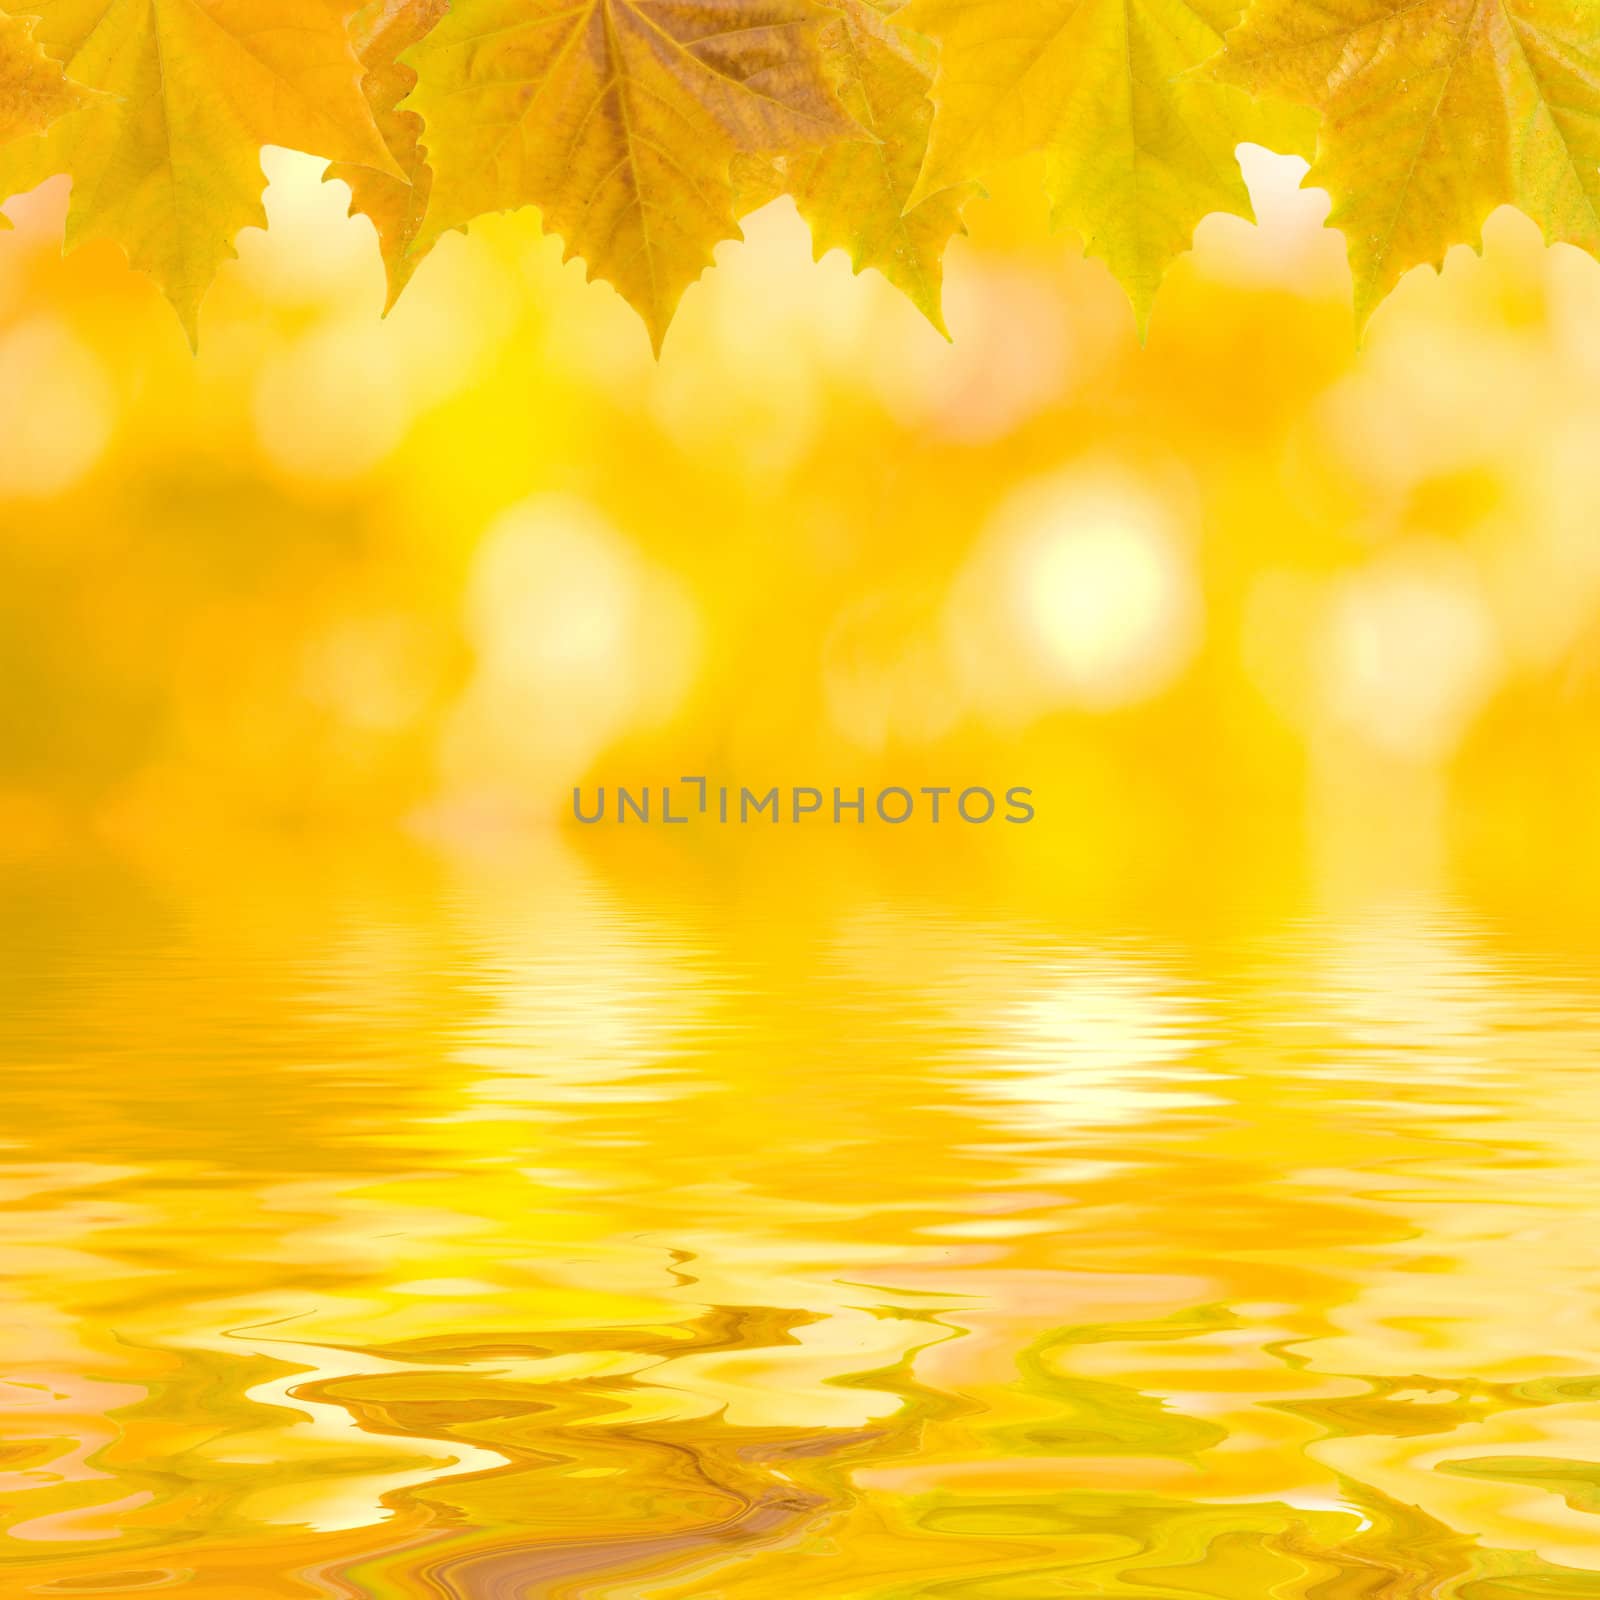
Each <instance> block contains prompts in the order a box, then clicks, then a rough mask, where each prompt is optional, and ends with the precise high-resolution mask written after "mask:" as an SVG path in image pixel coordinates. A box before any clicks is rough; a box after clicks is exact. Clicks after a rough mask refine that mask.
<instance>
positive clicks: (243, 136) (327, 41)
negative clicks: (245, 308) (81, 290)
mask: <svg viewBox="0 0 1600 1600" xmlns="http://www.w3.org/2000/svg"><path fill="white" fill-rule="evenodd" d="M29 9H30V10H31V11H33V12H35V13H37V15H38V17H39V28H38V36H39V41H40V43H41V44H42V45H43V46H44V48H45V50H46V51H47V52H48V53H49V54H50V55H51V56H53V57H54V58H55V59H56V60H57V61H60V62H62V63H64V65H65V67H66V70H67V74H68V76H70V77H71V78H73V79H74V80H75V81H77V82H79V83H82V84H84V85H86V86H88V87H89V88H91V89H96V90H100V91H103V92H102V93H100V94H97V95H95V96H93V97H92V99H90V100H89V101H88V103H86V104H84V105H83V106H81V107H79V108H78V109H77V110H74V111H70V112H68V113H67V114H66V115H65V116H63V117H61V118H59V119H58V120H57V121H56V122H54V123H53V124H52V125H51V127H50V128H49V129H48V130H47V131H46V132H44V133H43V134H40V135H38V136H36V137H34V138H31V139H24V140H19V141H17V142H15V143H13V144H11V145H8V146H6V147H4V148H3V149H0V194H17V193H19V192H20V191H22V190H24V189H31V188H33V187H34V186H35V185H36V184H38V183H40V182H42V181H43V180H44V179H45V178H48V177H51V176H53V175H54V174H56V173H58V172H67V173H70V174H71V175H72V199H71V203H70V206H69V209H68V213H67V246H68V248H71V247H73V246H75V245H78V244H82V243H84V242H85V241H87V240H89V239H94V238H109V239H112V240H114V241H115V242H116V243H118V244H119V245H121V246H122V248H123V249H124V250H125V251H126V252H127V255H128V259H129V261H130V262H132V264H133V265H134V266H135V267H138V268H140V269H141V270H143V271H145V272H148V273H149V274H150V275H151V276H152V277H153V278H155V280H156V281H157V283H159V284H160V285H161V287H162V289H163V290H164V291H165V293H166V295H167V298H168V299H169V300H171V302H172V304H173V306H174V307H175V308H176V309H177V312H178V316H179V317H180V319H181V320H182V322H183V325H184V329H185V331H186V332H187V333H188V335H189V338H190V341H191V343H192V342H193V341H194V339H195V336H196V319H197V315H198V312H199V307H200V301H201V298H202V297H203V296H204V294H205V292H206V290H207V288H209V287H210V284H211V280H212V279H213V278H214V277H215V276H216V272H217V268H218V267H219V266H220V265H221V264H222V262H223V261H224V260H226V259H227V258H228V257H229V256H231V255H232V254H233V253H234V251H233V239H234V235H235V234H236V233H237V232H238V231H239V229H240V228H242V227H246V226H249V225H251V224H254V225H256V226H258V227H264V226H265V225H266V215H265V213H264V211H263V210H262V206H261V191H262V189H263V188H264V186H265V179H264V177H263V176H262V172H261V163H260V159H259V155H258V151H259V149H260V147H261V146H262V145H264V144H277V145H287V146H289V147H290V148H293V149H297V150H305V151H308V152H310V153H311V154H313V155H323V156H329V157H331V158H333V159H335V160H341V161H354V162H365V163H368V164H370V165H374V166H378V167H382V168H384V169H386V170H389V171H393V170H395V168H394V162H393V160H392V158H391V157H390V155H389V153H388V151H387V150H386V149H385V148H384V145H383V141H382V139H381V138H380V137H379V135H378V130H377V128H376V127H375V126H374V124H373V120H372V113H371V112H370V111H369V110H368V109H367V103H366V101H365V100H364V99H363V98H362V95H361V88H360V79H361V69H360V65H359V63H358V62H357V60H356V56H355V52H354V50H353V49H352V48H351V44H350V40H349V38H348V36H347V34H346V31H345V18H346V15H347V11H346V8H345V7H343V6H342V5H341V4H339V3H337V0H31V3H30V6H29Z"/></svg>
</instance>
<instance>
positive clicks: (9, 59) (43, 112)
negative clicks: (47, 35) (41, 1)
mask: <svg viewBox="0 0 1600 1600" xmlns="http://www.w3.org/2000/svg"><path fill="white" fill-rule="evenodd" d="M33 30H34V22H33V19H32V18H31V17H13V16H7V15H6V14H5V13H3V12H0V144H8V143H9V142H10V141H11V140H13V139H20V138H23V137H24V136H25V135H28V134H37V133H42V132H43V131H44V130H45V129H46V128H48V127H49V126H50V124H51V123H53V122H54V121H55V120H56V119H57V118H58V117H61V116H64V115H65V114H66V113H67V112H68V111H71V110H73V109H74V108H75V107H77V106H81V105H84V104H85V103H86V102H87V101H88V100H89V99H90V98H91V97H90V96H89V95H88V94H87V93H86V92H85V90H84V89H82V88H81V87H80V86H79V85H78V84H75V83H73V82H72V81H71V80H70V79H69V78H68V77H67V75H66V74H65V73H64V72H63V71H62V70H61V64H60V63H59V62H57V61H52V60H51V59H50V57H49V56H47V55H46V54H45V53H44V51H43V50H41V49H40V48H39V43H38V41H37V40H36V39H35V38H34V36H33ZM5 226H7V223H6V219H5V218H4V217H0V227H5Z"/></svg>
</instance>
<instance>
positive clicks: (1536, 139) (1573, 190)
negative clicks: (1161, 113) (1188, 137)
mask: <svg viewBox="0 0 1600 1600" xmlns="http://www.w3.org/2000/svg"><path fill="white" fill-rule="evenodd" d="M1214 71H1215V75H1216V76H1217V77H1219V78H1224V79H1226V80H1227V81H1230V82H1233V83H1237V84H1240V85H1242V86H1243V87H1245V88H1248V89H1250V90H1251V91H1253V92H1255V93H1265V94H1273V95H1281V96H1283V97H1285V98H1288V99H1293V100H1296V101H1298V102H1300V103H1301V104H1303V105H1306V106H1310V107H1314V108H1315V109H1316V110H1317V111H1319V112H1321V113H1322V118H1323V121H1322V125H1321V130H1320V133H1319V136H1318V142H1317V153H1316V159H1315V161H1314V163H1313V165H1312V168H1311V171H1310V172H1309V173H1308V174H1307V176H1306V182H1307V183H1308V184H1314V185H1316V186H1317V187H1319V188H1323V189H1326V190H1327V191H1328V192H1329V194H1330V195H1332V197H1333V210H1332V212H1331V213H1330V215H1329V217H1328V221H1329V223H1330V225H1332V226H1335V227H1337V228H1339V229H1340V230H1341V231H1342V232H1343V233H1344V235H1345V239H1346V242H1347V246H1348V249H1349V254H1350V266H1351V270H1352V272H1353V274H1354V277H1355V301H1356V318H1357V322H1358V324H1364V323H1365V322H1366V320H1367V318H1368V317H1369V316H1370V315H1371V313H1372V311H1373V310H1374V309H1375V308H1376V306H1377V305H1378V304H1379V302H1380V301H1381V300H1382V299H1383V297H1384V296H1385V295H1386V294H1388V292H1389V291H1390V290H1391V289H1392V288H1393V287H1394V286H1395V284H1396V283H1397V282H1398V281H1399V279H1400V277H1401V275H1402V274H1403V273H1404V272H1406V271H1407V270H1408V269H1409V268H1411V267H1414V266H1419V265H1422V264H1423V263H1428V264H1431V265H1433V266H1435V267H1438V266H1439V265H1441V264H1442V262H1443V259H1444V254H1445V251H1446V250H1448V249H1449V247H1450V246H1451V245H1452V244H1473V245H1476V246H1479V247H1480V248H1481V244H1482V226H1483V220H1484V218H1485V217H1486V216H1488V214H1489V213H1490V212H1491V211H1493V210H1494V209H1495V207H1496V206H1499V205H1502V204H1511V205H1516V206H1518V207H1520V208H1521V209H1522V210H1523V211H1525V212H1527V214H1528V215H1529V216H1530V217H1532V218H1533V220H1534V221H1535V222H1537V223H1538V224H1539V226H1540V227H1541V228H1542V229H1543V230H1544V234H1545V237H1546V239H1548V240H1551V241H1554V240H1562V241H1565V242H1567V243H1569V244H1575V245H1580V246H1581V247H1582V248H1584V249H1585V250H1588V251H1590V252H1591V253H1600V5H1597V4H1596V0H1422V3H1418V0H1318V3H1317V5H1316V6H1315V7H1314V8H1313V7H1309V6H1307V5H1306V4H1305V0H1261V3H1260V4H1259V5H1258V6H1257V7H1256V8H1255V9H1254V10H1252V11H1251V12H1250V13H1249V15H1248V16H1247V17H1246V19H1245V21H1244V22H1243V24H1241V26H1239V27H1238V28H1236V29H1235V30H1234V31H1233V32H1232V33H1230V34H1229V35H1228V41H1227V50H1226V53H1225V54H1224V55H1223V57H1222V58H1221V59H1220V61H1218V62H1217V63H1216V66H1215V69H1214Z"/></svg>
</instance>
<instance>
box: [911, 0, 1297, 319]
mask: <svg viewBox="0 0 1600 1600" xmlns="http://www.w3.org/2000/svg"><path fill="white" fill-rule="evenodd" d="M1237 14H1238V8H1237V6H1236V5H1235V4H1233V3H1231V0H910V3H909V4H908V5H907V6H906V7H905V9H904V10H903V11H901V12H900V13H898V15H897V17H896V21H898V22H899V23H901V24H902V25H903V26H905V27H907V28H913V29H915V30H917V31H918V32H920V33H924V34H927V35H928V36H929V37H930V38H932V39H934V40H936V41H937V42H938V44H939V71H938V76H937V78H936V79H935V82H934V88H933V101H934V106H935V116H934V123H933V132H932V136H931V138H930V140H929V144H928V153H927V156H926V159H925V160H924V162H923V166H922V172H921V175H920V176H919V178H918V180H917V184H916V187H915V188H914V189H913V190H912V193H911V196H910V201H911V204H912V205H917V204H919V203H921V202H923V201H924V200H926V198H927V197H928V196H929V195H932V194H937V193H938V192H940V191H941V190H943V189H946V188H948V187H950V186H951V185H953V184H957V183H960V182H962V181H964V180H967V179H970V178H975V177H981V176H982V175H983V174H984V173H986V172H988V171H990V170H992V169H993V168H995V167H997V166H999V165H1001V164H1003V163H1005V162H1008V161H1011V160H1014V159H1016V158H1017V157H1020V156H1023V155H1028V154H1033V153H1036V152H1041V151H1042V152H1043V153H1044V155H1045V158H1046V167H1045V170H1046V187H1047V190H1048V193H1049V196H1050V201H1051V208H1052V213H1053V216H1054V219H1055V221H1056V222H1057V223H1060V224H1064V225H1066V226H1068V227H1070V228H1072V229H1073V230H1074V231H1075V232H1076V233H1077V234H1078V235H1079V236H1080V237H1081V238H1082V239H1083V241H1084V247H1085V249H1086V250H1087V251H1088V252H1089V253H1090V254H1091V255H1096V256H1099V257H1101V258H1102V259H1103V260H1104V261H1105V262H1106V264H1107V265H1108V266H1109V267H1110V268H1111V270H1112V272H1113V273H1114V274H1115V275H1116V277H1117V278H1118V280H1119V281H1120V282H1121V283H1122V285H1123V287H1124V288H1125V289H1126V290H1127V292H1128V296H1129V298H1130V299H1131V300H1132V301H1133V306H1134V311H1135V314H1136V315H1137V317H1138V320H1139V325H1140V328H1141V331H1142V330H1143V327H1144V325H1145V322H1146V320H1147V318H1148V316H1149V312H1150V306H1151V303H1152V302H1153V300H1154V298H1155V293H1156V290H1157V288H1158V287H1159V286H1160V283H1161V280H1162V278H1163V277H1164V276H1165V274H1166V271H1167V268H1168V267H1169V266H1170V265H1171V263H1172V262H1173V260H1174V259H1175V258H1176V257H1177V256H1179V255H1181V254H1182V253H1183V252H1184V251H1185V250H1187V249H1188V248H1189V246H1190V244H1191V242H1192V240H1193V237H1194V229H1195V225H1196V224H1197V223H1198V222H1199V221H1200V219H1201V218H1202V217H1203V216H1205V215H1206V214H1207V213H1208V212H1212V211H1226V212H1232V213H1233V214H1234V215H1236V216H1241V217H1245V218H1250V219H1252V220H1253V213H1252V211H1251V208H1250V197H1249V194H1248V193H1247V191H1246V189H1245V185H1244V178H1243V176H1242V175H1241V173H1240V171H1239V164H1238V161H1237V159H1236V157H1235V155H1234V151H1235V149H1236V147H1237V146H1238V144H1239V143H1240V142H1241V141H1243V140H1246V139H1262V138H1268V137H1270V138H1271V140H1272V142H1274V143H1275V144H1277V145H1278V147H1279V148H1282V147H1284V146H1285V145H1288V146H1289V147H1290V148H1295V147H1297V146H1300V145H1303V144H1304V143H1305V141H1306V138H1307V136H1308V133H1309V126H1310V124H1309V120H1308V119H1307V118H1306V116H1305V114H1304V113H1303V112H1302V113H1297V112H1294V111H1290V110H1288V109H1286V108H1274V107H1266V108H1258V107H1252V106H1251V105H1250V104H1249V102H1248V101H1247V100H1246V99H1245V97H1244V96H1243V95H1241V94H1238V93H1235V92H1232V91H1231V90H1230V88H1229V87H1228V86H1227V85H1224V84H1220V83H1217V82H1215V81H1213V80H1212V79H1210V78H1208V77H1205V76H1202V75H1199V74H1197V73H1196V72H1195V69H1196V68H1197V67H1198V66H1199V65H1200V64H1201V63H1203V62H1204V61H1206V60H1207V59H1208V58H1209V57H1211V56H1212V55H1214V54H1215V53H1216V51H1217V50H1218V49H1219V48H1220V47H1221V45H1222V39H1223V32H1224V30H1225V29H1226V28H1227V27H1228V25H1229V24H1230V23H1231V22H1232V21H1233V20H1234V18H1235V17H1236V16H1237ZM1269 130H1270V131H1269Z"/></svg>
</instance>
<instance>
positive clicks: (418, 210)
mask: <svg viewBox="0 0 1600 1600" xmlns="http://www.w3.org/2000/svg"><path fill="white" fill-rule="evenodd" d="M447 4H448V0H372V3H371V4H370V5H367V6H364V7H363V8H362V9H361V10H360V11H358V12H357V13H356V15H355V18H354V20H353V21H352V22H351V24H350V37H351V40H352V42H353V43H354V45H355V48H356V53H357V54H358V55H359V56H360V58H361V65H362V66H363V67H364V68H365V69H366V70H365V72H364V73H363V75H362V79H361V90H362V93H363V94H365V96H366V97H367V104H368V105H369V106H370V107H371V108H372V115H373V118H374V120H375V121H376V123H377V125H378V131H379V132H380V133H381V134H382V135H383V142H384V144H385V145H386V146H387V147H388V150H389V154H390V155H391V156H393V157H394V162H395V165H396V166H397V167H398V168H399V169H400V176H398V177H396V176H395V175H393V174H391V173H387V172H379V171H378V170H377V169H376V168H375V167H364V166H358V165H356V164H354V163H352V162H347V161H336V162H334V163H332V165H330V166H329V168H328V170H327V172H326V173H324V174H323V177H324V178H325V179H330V178H337V179H338V180H339V181H340V182H341V183H345V184H348V185H349V188H350V214H351V216H355V215H356V214H357V213H358V212H359V213H361V214H362V215H364V216H367V217H370V218H371V220H372V224H373V226H374V227H375V228H376V229H377V230H378V244H379V248H380V249H381V251H382V253H383V265H384V271H385V272H386V274H387V276H388V280H389V296H388V300H387V301H386V303H385V305H384V310H385V312H388V311H390V310H392V309H393V308H394V303H395V301H396V300H398V299H399V298H400V291H401V290H402V289H404V288H405V286H406V284H407V283H409V282H410V280H411V274H412V273H413V272H414V271H415V270H416V269H417V266H418V264H419V262H420V261H421V257H420V256H416V255H413V254H412V253H411V243H412V241H413V240H414V239H415V238H416V236H417V231H418V229H419V228H420V227H421V226H422V219H423V216H424V215H425V214H426V212H427V209H428V194H429V191H430V190H431V189H432V187H433V173H432V170H431V169H430V168H429V166H428V163H427V161H426V159H425V158H424V155H423V153H422V151H421V149H420V148H419V147H418V143H417V136H418V135H419V134H420V133H421V132H422V118H421V117H419V116H418V115H417V114H416V112H414V111H403V110H401V109H400V102H401V101H402V100H403V99H404V98H405V97H406V95H407V94H409V93H410V92H411V88H412V85H413V84H415V83H416V81H417V75H416V73H415V72H413V71H412V70H411V68H410V67H407V66H404V65H402V64H401V62H400V60H399V57H400V55H401V53H402V52H403V51H405V50H409V49H410V48H411V46H412V45H414V44H415V43H416V42H417V41H418V40H419V39H421V38H423V37H425V36H426V34H427V33H428V31H429V29H431V28H432V27H433V26H434V24H435V23H437V22H438V20H439V19H440V17H442V16H443V15H444V14H445V10H446V8H447Z"/></svg>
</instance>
